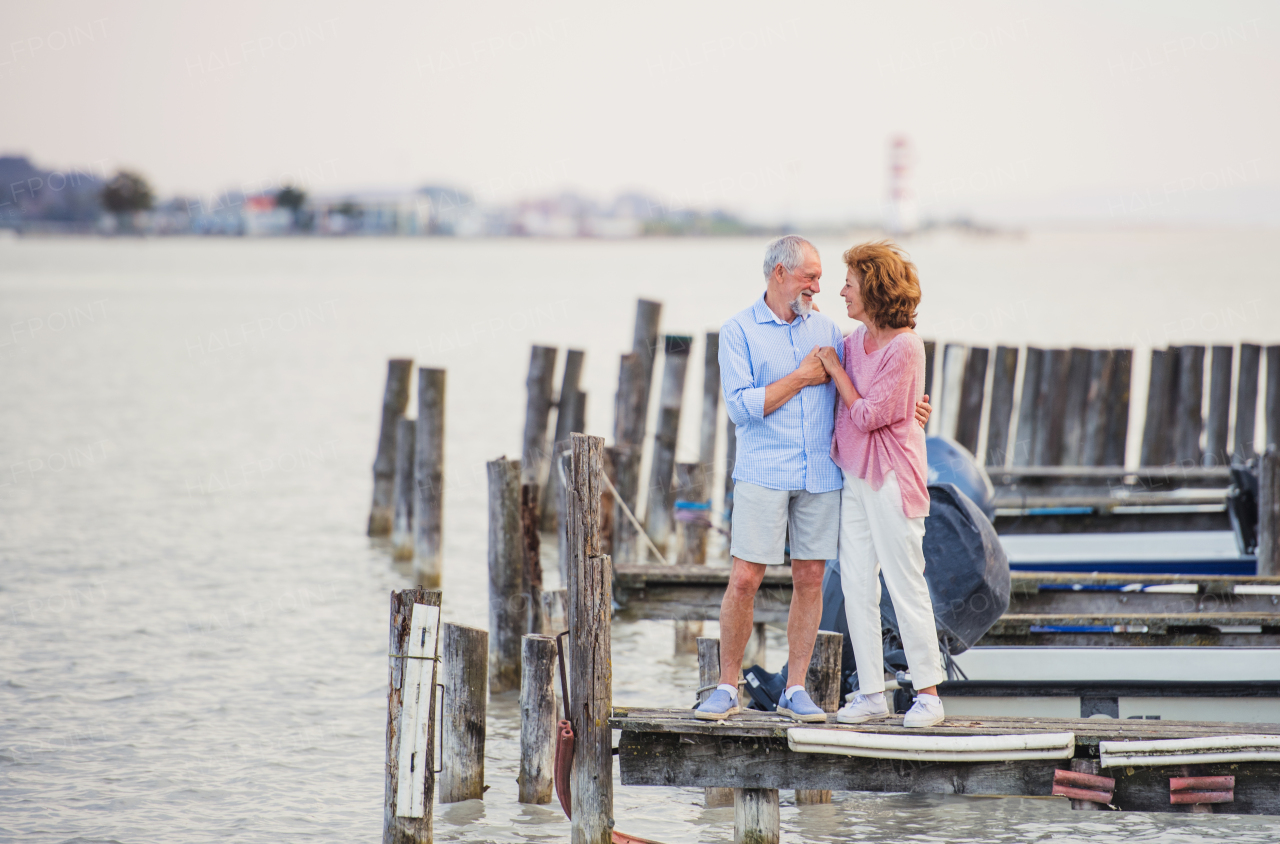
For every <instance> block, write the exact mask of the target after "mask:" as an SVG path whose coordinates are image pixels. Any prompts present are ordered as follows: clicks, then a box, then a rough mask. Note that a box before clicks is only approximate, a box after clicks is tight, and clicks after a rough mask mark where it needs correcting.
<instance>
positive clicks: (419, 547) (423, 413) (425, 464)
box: [413, 368, 445, 588]
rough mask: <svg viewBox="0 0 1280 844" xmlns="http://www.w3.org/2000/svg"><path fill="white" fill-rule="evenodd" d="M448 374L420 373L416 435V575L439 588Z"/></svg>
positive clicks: (442, 565) (429, 584) (414, 509)
mask: <svg viewBox="0 0 1280 844" xmlns="http://www.w3.org/2000/svg"><path fill="white" fill-rule="evenodd" d="M444 382H445V378H444V370H443V369H426V368H420V369H419V370H418V430H417V433H416V434H415V435H414V451H415V456H414V462H413V482H414V484H415V485H416V486H417V487H418V500H417V501H415V502H413V571H414V577H415V579H416V580H417V581H418V583H419V584H421V585H422V586H429V587H433V588H438V587H439V586H440V582H441V578H442V575H443V573H444V558H443V555H442V553H441V552H442V549H443V536H442V534H443V528H444Z"/></svg>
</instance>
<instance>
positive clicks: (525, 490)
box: [520, 468, 557, 633]
mask: <svg viewBox="0 0 1280 844" xmlns="http://www.w3.org/2000/svg"><path fill="white" fill-rule="evenodd" d="M551 474H552V475H555V474H557V473H556V471H555V469H554V468H553V469H552V472H551ZM547 486H548V487H550V486H551V484H550V483H548V484H547ZM539 506H540V504H539V501H538V487H537V485H535V484H522V485H521V486H520V534H521V540H522V546H523V547H522V552H523V556H524V584H525V589H526V590H527V591H528V593H529V611H528V623H527V624H526V626H525V631H524V632H526V633H546V632H547V617H546V615H544V614H543V612H542V534H541V533H540V531H539V527H540V525H539V522H540V521H541V517H540V515H539V512H538V508H539Z"/></svg>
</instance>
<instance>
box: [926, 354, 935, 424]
mask: <svg viewBox="0 0 1280 844" xmlns="http://www.w3.org/2000/svg"><path fill="white" fill-rule="evenodd" d="M937 351H938V342H937V341H936V340H925V341H924V394H925V395H926V396H932V393H933V361H934V357H935V355H936V354H937ZM932 397H933V398H935V399H936V398H937V396H932ZM934 403H935V404H936V403H937V402H934ZM930 422H931V423H932V419H930Z"/></svg>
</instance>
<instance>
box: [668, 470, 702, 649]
mask: <svg viewBox="0 0 1280 844" xmlns="http://www.w3.org/2000/svg"><path fill="white" fill-rule="evenodd" d="M702 481H703V474H702V467H701V466H700V465H699V464H697V463H677V464H676V487H677V491H676V506H677V510H676V565H680V566H703V565H706V564H707V526H706V524H705V519H706V517H707V515H709V514H710V509H709V508H706V509H688V508H689V507H690V506H692V507H694V508H705V507H706V503H707V502H706V497H707V496H706V491H705V489H704V487H703V485H702ZM690 517H692V518H697V519H700V520H701V521H690V520H689V518H690ZM675 631H676V645H675V652H676V653H678V654H692V653H697V652H698V637H699V636H701V635H702V621H701V620H700V619H698V620H684V619H679V618H677V619H676V620H675Z"/></svg>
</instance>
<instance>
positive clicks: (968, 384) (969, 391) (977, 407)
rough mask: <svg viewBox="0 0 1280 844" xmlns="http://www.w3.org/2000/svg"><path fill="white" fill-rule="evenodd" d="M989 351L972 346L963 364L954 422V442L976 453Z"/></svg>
mask: <svg viewBox="0 0 1280 844" xmlns="http://www.w3.org/2000/svg"><path fill="white" fill-rule="evenodd" d="M990 355H991V350H990V349H987V348H984V347H981V346H973V347H972V348H970V349H969V354H968V355H967V356H966V358H965V363H964V380H963V382H962V385H961V387H960V416H959V419H957V420H956V442H958V443H960V444H961V445H962V446H964V447H965V448H967V449H969V451H970V453H972V454H975V455H976V454H977V453H978V431H979V430H980V429H981V427H982V403H983V398H984V395H985V392H986V389H987V359H988V358H989V357H990Z"/></svg>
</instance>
